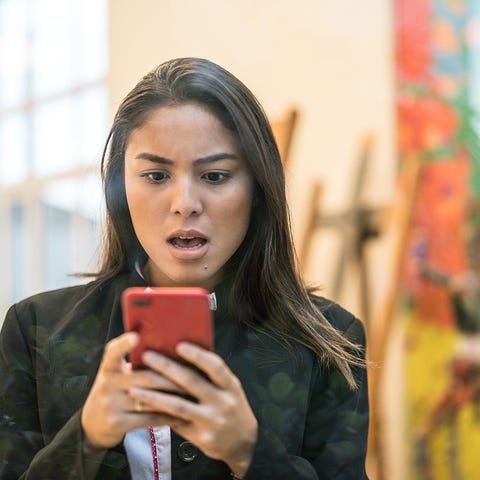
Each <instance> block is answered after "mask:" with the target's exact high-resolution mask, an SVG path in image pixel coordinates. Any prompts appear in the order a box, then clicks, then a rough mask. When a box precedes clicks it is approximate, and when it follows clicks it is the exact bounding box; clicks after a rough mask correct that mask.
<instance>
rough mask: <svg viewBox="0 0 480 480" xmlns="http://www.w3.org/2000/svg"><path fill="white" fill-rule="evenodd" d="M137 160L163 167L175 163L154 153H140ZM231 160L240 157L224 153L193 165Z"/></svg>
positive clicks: (197, 161) (198, 159) (203, 158)
mask: <svg viewBox="0 0 480 480" xmlns="http://www.w3.org/2000/svg"><path fill="white" fill-rule="evenodd" d="M135 158H139V159H143V160H148V161H150V162H154V163H160V164H162V165H173V164H174V163H175V162H174V161H173V160H170V159H168V158H165V157H162V156H160V155H155V154H153V153H147V152H143V153H139V154H138V155H135ZM229 159H231V160H238V159H239V157H238V155H235V154H234V153H227V152H222V153H215V154H213V155H207V156H206V157H200V158H197V159H196V160H195V161H194V162H193V163H194V164H195V165H203V164H206V163H212V162H218V161H219V160H229Z"/></svg>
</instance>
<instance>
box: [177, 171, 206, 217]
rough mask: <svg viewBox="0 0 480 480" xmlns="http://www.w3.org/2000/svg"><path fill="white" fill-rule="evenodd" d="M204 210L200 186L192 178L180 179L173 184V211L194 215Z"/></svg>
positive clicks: (186, 215)
mask: <svg viewBox="0 0 480 480" xmlns="http://www.w3.org/2000/svg"><path fill="white" fill-rule="evenodd" d="M202 211H203V207H202V201H201V198H200V191H199V187H198V186H197V185H195V182H194V181H193V180H192V179H190V178H183V179H179V180H178V181H177V182H175V183H174V185H172V198H171V205H170V212H171V213H173V214H175V215H182V216H183V217H190V216H192V215H200V213H202Z"/></svg>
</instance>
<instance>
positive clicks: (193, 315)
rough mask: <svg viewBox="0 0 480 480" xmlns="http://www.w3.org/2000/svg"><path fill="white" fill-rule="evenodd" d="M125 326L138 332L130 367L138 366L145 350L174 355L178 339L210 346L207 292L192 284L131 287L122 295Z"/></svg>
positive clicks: (205, 346) (210, 315)
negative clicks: (138, 339)
mask: <svg viewBox="0 0 480 480" xmlns="http://www.w3.org/2000/svg"><path fill="white" fill-rule="evenodd" d="M122 308H123V322H124V326H125V330H129V331H130V330H134V331H137V332H139V333H140V343H139V344H138V346H137V347H136V348H135V349H134V350H132V352H131V353H130V361H131V363H132V366H133V368H140V367H142V365H143V363H142V360H141V358H142V355H143V352H144V351H145V350H155V351H157V352H160V353H163V354H165V355H168V356H171V357H175V356H176V354H175V347H176V345H177V344H178V343H179V342H181V341H188V342H191V343H195V344H197V345H199V346H201V347H203V348H206V349H208V350H213V333H212V329H213V327H212V322H213V320H212V312H211V310H210V302H209V298H208V292H207V291H206V290H204V289H202V288H196V287H180V288H167V287H147V288H143V287H131V288H127V289H126V290H125V291H124V292H123V295H122Z"/></svg>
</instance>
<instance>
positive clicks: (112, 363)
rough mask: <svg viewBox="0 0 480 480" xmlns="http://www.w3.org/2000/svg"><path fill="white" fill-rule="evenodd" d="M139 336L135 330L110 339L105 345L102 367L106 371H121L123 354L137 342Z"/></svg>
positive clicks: (123, 363)
mask: <svg viewBox="0 0 480 480" xmlns="http://www.w3.org/2000/svg"><path fill="white" fill-rule="evenodd" d="M139 340H140V337H139V335H138V333H136V332H127V333H124V334H122V335H120V336H119V337H116V338H114V339H113V340H110V341H109V342H108V343H107V344H106V345H105V351H104V353H103V359H102V368H103V369H104V370H107V371H122V370H123V369H124V365H125V359H124V357H125V355H126V354H127V353H129V352H130V351H131V350H132V349H133V348H134V347H135V346H136V345H137V344H138V342H139Z"/></svg>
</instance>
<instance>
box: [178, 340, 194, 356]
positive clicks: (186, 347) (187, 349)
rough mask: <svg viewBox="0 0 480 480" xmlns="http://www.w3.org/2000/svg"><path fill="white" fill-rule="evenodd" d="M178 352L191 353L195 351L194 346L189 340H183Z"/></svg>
mask: <svg viewBox="0 0 480 480" xmlns="http://www.w3.org/2000/svg"><path fill="white" fill-rule="evenodd" d="M177 352H178V353H185V354H189V353H192V352H193V346H192V345H191V344H190V343H187V342H181V343H179V344H178V345H177Z"/></svg>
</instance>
